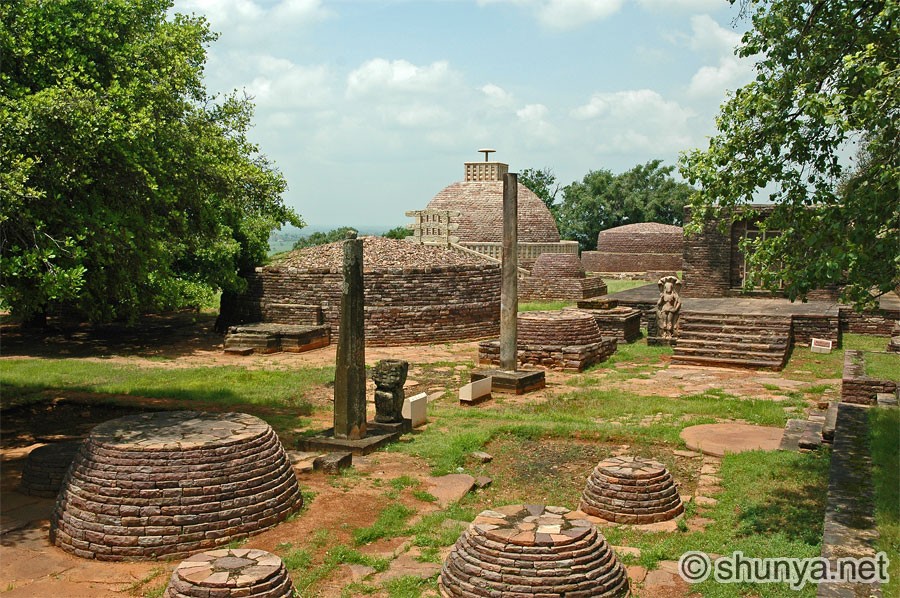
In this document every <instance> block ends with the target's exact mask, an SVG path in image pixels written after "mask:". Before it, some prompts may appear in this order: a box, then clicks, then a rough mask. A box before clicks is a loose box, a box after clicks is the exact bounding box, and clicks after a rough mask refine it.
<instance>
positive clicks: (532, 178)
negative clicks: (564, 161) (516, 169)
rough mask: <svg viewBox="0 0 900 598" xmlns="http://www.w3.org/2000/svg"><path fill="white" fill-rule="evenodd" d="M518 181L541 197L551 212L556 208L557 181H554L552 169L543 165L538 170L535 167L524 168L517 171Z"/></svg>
mask: <svg viewBox="0 0 900 598" xmlns="http://www.w3.org/2000/svg"><path fill="white" fill-rule="evenodd" d="M518 180H519V183H521V184H522V185H525V186H526V187H528V189H530V190H531V191H532V192H533V193H534V194H535V195H537V196H538V197H540V198H541V201H542V202H544V205H545V206H547V209H548V210H550V211H551V212H553V211H555V209H556V206H555V204H556V195H557V194H558V193H559V183H557V182H556V175H555V174H553V170H551V169H550V168H547V167H544V168H541V169H540V170H537V169H535V168H526V169H525V170H523V171H522V172H520V173H519V179H518Z"/></svg>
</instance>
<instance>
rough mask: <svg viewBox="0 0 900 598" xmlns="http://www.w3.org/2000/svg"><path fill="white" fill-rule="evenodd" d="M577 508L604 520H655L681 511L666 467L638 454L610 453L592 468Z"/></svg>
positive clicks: (671, 516)
mask: <svg viewBox="0 0 900 598" xmlns="http://www.w3.org/2000/svg"><path fill="white" fill-rule="evenodd" d="M580 509H581V510H582V511H584V512H585V513H587V514H589V515H593V516H595V517H600V518H602V519H605V520H607V521H613V522H616V523H628V524H645V523H657V522H660V521H668V520H669V519H674V518H675V517H677V516H678V515H681V514H682V513H683V512H684V505H683V504H682V502H681V496H680V495H679V494H678V486H677V484H675V481H674V480H673V479H672V476H671V475H670V474H669V472H668V470H666V467H665V466H664V465H663V464H662V463H659V462H658V461H652V460H650V459H643V458H641V457H611V458H609V459H606V460H604V461H601V462H600V463H598V464H597V466H596V467H595V468H594V471H593V472H592V473H591V475H590V477H589V478H588V481H587V486H586V487H585V489H584V494H582V497H581V506H580Z"/></svg>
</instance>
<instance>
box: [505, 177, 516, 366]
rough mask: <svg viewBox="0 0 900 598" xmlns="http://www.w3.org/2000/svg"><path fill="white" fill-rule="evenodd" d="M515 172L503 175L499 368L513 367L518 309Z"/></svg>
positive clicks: (514, 364) (514, 362)
mask: <svg viewBox="0 0 900 598" xmlns="http://www.w3.org/2000/svg"><path fill="white" fill-rule="evenodd" d="M517 177H518V175H516V174H515V173H507V174H506V176H504V177H503V254H502V265H501V267H500V268H501V285H500V369H501V370H507V371H510V372H514V371H516V342H517V338H518V335H517V330H516V316H517V314H518V311H519V289H518V284H519V278H518V276H519V256H518V245H519V242H518V241H519V239H518V236H519V235H518V225H519V210H518V201H517V200H518V193H519V184H518V178H517Z"/></svg>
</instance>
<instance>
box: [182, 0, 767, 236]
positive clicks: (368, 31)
mask: <svg viewBox="0 0 900 598" xmlns="http://www.w3.org/2000/svg"><path fill="white" fill-rule="evenodd" d="M174 10H175V11H177V12H182V13H188V14H190V13H196V14H199V15H204V16H205V17H206V18H207V19H208V20H209V21H210V23H211V26H212V29H213V30H214V31H217V32H219V33H220V34H221V36H220V38H219V40H218V41H217V42H215V43H214V44H213V45H212V46H211V48H210V51H209V61H208V64H207V70H206V79H207V87H208V88H209V89H210V90H211V91H216V92H229V91H231V90H234V89H238V90H245V91H246V92H247V93H248V94H249V95H251V96H252V97H253V98H254V103H255V104H256V116H255V119H254V123H255V124H254V128H253V131H252V134H251V137H252V139H253V140H254V141H255V142H257V143H258V144H259V146H260V149H261V151H262V152H263V153H265V154H266V155H267V156H269V157H270V158H271V159H272V160H274V161H275V163H276V164H277V165H278V167H279V168H280V169H281V170H282V172H283V173H284V175H285V177H286V178H287V181H288V185H289V187H290V189H289V191H288V192H287V193H286V195H285V200H286V202H287V203H288V204H289V205H291V206H293V207H294V208H295V209H296V210H297V211H298V212H299V213H300V214H301V215H302V216H303V218H304V219H305V220H306V221H307V223H309V224H311V225H317V226H332V225H333V226H339V225H350V226H359V227H363V226H396V225H399V224H405V223H406V222H407V221H408V219H407V218H405V216H404V212H405V211H406V210H410V209H421V208H423V207H425V205H426V204H427V203H428V201H429V200H430V199H431V197H432V196H433V195H434V194H436V193H437V192H438V191H440V190H441V189H442V188H444V187H445V186H446V185H449V184H450V183H452V182H455V181H457V180H460V179H461V178H462V172H463V167H462V164H463V162H464V161H471V160H479V159H482V158H481V155H480V154H478V153H477V152H476V150H477V149H478V148H481V147H492V148H495V149H496V150H497V153H496V154H494V157H495V159H497V160H499V161H502V162H506V163H508V164H509V165H510V170H511V171H513V172H516V171H519V170H522V169H524V168H529V167H532V168H543V167H550V168H552V169H553V171H554V172H555V173H556V175H557V178H558V179H559V181H560V182H561V183H562V184H564V185H565V184H567V183H570V182H572V181H574V180H580V179H581V178H582V177H583V176H584V175H585V174H586V173H587V172H588V171H590V170H593V169H599V168H608V169H610V170H612V171H614V172H621V171H624V170H627V169H628V168H631V167H632V166H634V165H636V164H640V163H643V162H646V161H648V160H651V159H654V158H660V159H662V160H664V161H665V162H666V163H667V164H674V163H675V161H676V159H677V157H678V154H679V152H681V151H684V150H687V149H690V148H693V147H705V145H706V138H707V137H708V136H709V135H711V134H712V133H713V132H714V130H715V128H714V126H715V125H714V122H715V121H714V119H715V116H716V114H717V113H718V107H719V105H720V104H721V103H722V102H723V101H724V99H725V97H726V93H727V92H728V91H729V90H731V91H733V90H734V89H736V88H738V87H740V86H741V85H743V84H744V83H746V82H748V81H750V80H751V79H752V76H753V70H752V63H751V62H750V61H748V60H739V59H737V58H736V57H735V56H734V55H733V49H734V46H735V45H736V44H737V42H738V41H739V39H740V33H739V31H738V30H736V29H735V26H734V24H733V22H734V20H735V18H736V16H737V12H738V9H737V7H733V6H731V5H730V4H729V3H728V2H727V1H726V0H333V1H332V0H175V8H174ZM741 26H743V24H741V23H739V24H738V25H737V27H741Z"/></svg>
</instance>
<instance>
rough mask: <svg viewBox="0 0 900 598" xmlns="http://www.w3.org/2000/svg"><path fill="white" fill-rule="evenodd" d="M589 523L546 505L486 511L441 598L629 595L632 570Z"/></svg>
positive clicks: (447, 569) (459, 546)
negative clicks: (620, 560)
mask: <svg viewBox="0 0 900 598" xmlns="http://www.w3.org/2000/svg"><path fill="white" fill-rule="evenodd" d="M584 517H585V514H584V513H581V512H578V511H569V510H568V509H566V508H564V507H544V506H542V505H510V506H506V507H499V508H497V509H494V510H490V511H482V512H481V514H479V515H478V517H476V518H475V521H473V522H472V524H471V525H470V526H469V528H468V529H467V530H466V531H465V532H463V534H462V536H460V538H459V540H458V541H457V542H456V545H455V546H454V547H453V550H452V551H451V552H450V554H449V555H448V556H447V560H446V561H444V566H443V568H442V570H441V576H440V578H439V580H438V587H439V588H440V592H441V596H444V597H445V598H449V597H457V596H464V597H467V598H468V597H471V596H494V597H498V598H505V597H509V598H512V597H513V596H530V595H535V596H595V597H604V596H616V597H618V596H627V595H628V593H629V590H628V577H627V576H626V575H625V569H624V567H622V564H621V563H620V562H619V560H618V559H617V558H616V555H615V553H613V551H612V549H611V548H610V546H609V544H608V543H607V542H606V539H605V538H604V537H603V535H602V534H600V532H598V531H597V528H596V527H594V525H593V523H591V522H590V521H588V520H586V519H584Z"/></svg>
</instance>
